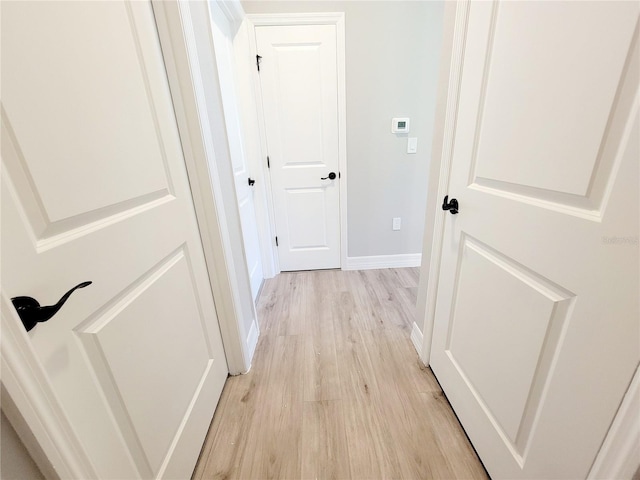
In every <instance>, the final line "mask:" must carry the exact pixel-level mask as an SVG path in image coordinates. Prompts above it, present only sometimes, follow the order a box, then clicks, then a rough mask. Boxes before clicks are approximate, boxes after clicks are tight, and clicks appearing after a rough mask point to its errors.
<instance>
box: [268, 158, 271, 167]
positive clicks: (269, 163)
mask: <svg viewBox="0 0 640 480" xmlns="http://www.w3.org/2000/svg"><path fill="white" fill-rule="evenodd" d="M267 168H271V161H270V160H269V155H267Z"/></svg>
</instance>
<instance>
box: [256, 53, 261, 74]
mask: <svg viewBox="0 0 640 480" xmlns="http://www.w3.org/2000/svg"><path fill="white" fill-rule="evenodd" d="M261 60H262V57H261V56H260V55H256V67H258V72H259V71H260V61H261Z"/></svg>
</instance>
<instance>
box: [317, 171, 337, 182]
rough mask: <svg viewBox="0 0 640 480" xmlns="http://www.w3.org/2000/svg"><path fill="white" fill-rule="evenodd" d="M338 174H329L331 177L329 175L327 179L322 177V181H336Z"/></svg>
mask: <svg viewBox="0 0 640 480" xmlns="http://www.w3.org/2000/svg"><path fill="white" fill-rule="evenodd" d="M336 176H337V175H336V174H335V172H329V175H327V176H326V177H320V180H327V179H328V180H335V179H336Z"/></svg>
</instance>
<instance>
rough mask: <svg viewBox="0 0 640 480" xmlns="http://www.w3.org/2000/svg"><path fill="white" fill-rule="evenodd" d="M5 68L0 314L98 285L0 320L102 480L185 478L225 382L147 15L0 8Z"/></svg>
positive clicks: (37, 6) (119, 7) (96, 5)
mask: <svg viewBox="0 0 640 480" xmlns="http://www.w3.org/2000/svg"><path fill="white" fill-rule="evenodd" d="M2 67H3V68H2V272H1V273H2V282H3V291H2V297H3V298H2V300H3V306H4V305H11V303H10V299H11V298H13V297H16V296H31V297H34V298H36V299H37V300H38V301H39V302H41V304H43V305H49V304H52V303H54V302H55V301H57V300H58V298H59V297H60V296H61V294H62V293H64V292H65V291H66V290H68V289H69V288H70V287H71V286H73V285H76V284H78V283H80V282H82V281H85V280H90V281H92V282H93V284H92V285H90V286H88V287H86V288H84V289H82V290H79V291H77V292H75V293H74V294H73V295H72V296H71V297H70V298H69V300H68V301H67V303H66V304H65V305H64V306H63V307H62V309H61V310H60V311H59V312H58V313H57V314H56V315H55V316H54V317H53V318H51V319H50V320H49V321H48V322H46V323H41V324H38V325H37V326H36V327H35V328H34V329H33V330H31V331H30V332H29V333H26V331H25V330H24V329H23V328H22V325H19V319H18V316H17V314H16V313H15V311H13V309H12V308H11V312H9V314H8V316H7V318H9V320H11V321H12V323H11V325H12V328H15V331H16V332H18V334H20V335H24V338H25V339H26V340H27V341H28V343H29V344H30V347H31V348H30V350H32V352H33V355H35V358H36V359H37V363H38V364H39V365H40V367H39V368H41V369H42V370H43V372H44V374H45V375H46V379H47V381H48V382H49V383H50V385H51V387H52V389H53V391H54V392H55V395H56V401H57V403H59V405H60V407H61V408H62V411H63V412H64V415H65V416H66V417H67V418H68V420H69V422H70V423H71V425H72V427H73V430H74V432H75V434H76V435H77V437H78V440H79V443H80V444H81V445H82V448H84V450H85V452H86V454H87V456H88V458H89V459H90V460H91V462H92V463H93V466H94V468H95V471H96V473H97V475H98V476H99V477H100V478H188V477H189V476H190V475H191V472H192V470H193V467H194V466H195V463H196V461H197V458H198V455H199V452H200V448H201V446H202V442H203V440H204V436H205V435H206V432H207V428H208V426H209V423H210V420H211V418H212V416H213V412H214V409H215V406H216V403H217V401H218V398H219V396H220V393H221V390H222V387H223V385H224V382H225V379H226V377H227V365H226V361H225V358H224V351H223V347H222V343H221V339H220V332H219V328H218V322H217V318H216V313H215V308H214V304H213V298H212V294H211V289H210V285H209V283H208V275H207V272H206V269H205V263H204V257H203V252H202V245H201V242H200V237H199V234H198V227H197V224H196V219H195V214H194V209H193V204H192V199H191V194H190V190H189V185H188V180H187V176H186V169H185V165H184V159H183V157H182V151H181V149H180V139H179V137H178V132H177V128H176V121H175V117H174V114H173V107H172V103H171V97H170V94H169V88H168V84H167V79H166V75H165V70H164V63H163V59H162V55H161V51H160V46H159V41H158V36H157V31H156V27H155V22H154V17H153V12H152V9H151V5H150V3H148V2H116V1H111V2H3V3H2ZM5 312H6V311H5ZM4 318H5V315H4V314H3V321H4ZM14 324H15V325H14ZM17 326H19V327H20V328H19V329H17V328H16V327H17ZM35 400H37V401H40V399H34V401H35Z"/></svg>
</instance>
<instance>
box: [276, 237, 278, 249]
mask: <svg viewBox="0 0 640 480" xmlns="http://www.w3.org/2000/svg"><path fill="white" fill-rule="evenodd" d="M277 246H279V245H278V237H276V247H277Z"/></svg>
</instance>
